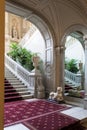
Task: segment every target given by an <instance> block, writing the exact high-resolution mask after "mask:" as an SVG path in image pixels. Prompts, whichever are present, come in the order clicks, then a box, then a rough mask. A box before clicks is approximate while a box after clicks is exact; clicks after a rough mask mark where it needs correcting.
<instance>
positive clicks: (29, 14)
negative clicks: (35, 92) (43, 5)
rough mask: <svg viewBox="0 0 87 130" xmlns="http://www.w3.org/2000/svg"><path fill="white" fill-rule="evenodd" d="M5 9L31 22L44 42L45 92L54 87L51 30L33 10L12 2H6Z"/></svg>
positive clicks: (52, 38)
mask: <svg viewBox="0 0 87 130" xmlns="http://www.w3.org/2000/svg"><path fill="white" fill-rule="evenodd" d="M6 11H8V12H10V13H13V14H16V15H19V16H22V17H25V18H26V19H27V20H29V21H30V22H32V23H33V24H34V25H35V26H36V27H37V28H38V29H39V31H40V32H41V34H42V36H43V38H44V42H45V63H44V81H45V82H44V83H45V84H44V85H45V86H46V93H47V94H48V93H49V92H50V91H52V90H53V89H54V86H55V79H54V77H55V71H54V70H55V69H54V66H55V63H54V62H53V61H54V49H53V48H54V44H55V42H54V37H53V36H52V35H53V31H51V30H50V27H49V26H48V24H47V23H46V22H45V20H44V19H43V18H42V17H40V16H38V15H37V14H34V13H33V10H32V11H31V10H27V9H24V8H22V7H19V6H15V5H13V4H12V3H9V2H6Z"/></svg>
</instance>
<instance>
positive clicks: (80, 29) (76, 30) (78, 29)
mask: <svg viewBox="0 0 87 130" xmlns="http://www.w3.org/2000/svg"><path fill="white" fill-rule="evenodd" d="M77 34H78V35H77ZM86 34H87V29H86V28H85V27H84V26H83V25H73V26H72V27H70V28H68V29H67V31H66V33H65V35H64V37H63V39H62V40H63V42H61V46H63V48H65V43H66V39H67V36H73V37H75V38H76V39H78V40H79V41H80V43H81V44H82V46H83V49H84V54H85V65H84V70H85V71H84V90H85V94H84V98H85V95H86V93H87V91H86V90H87V87H86V86H87V85H86V84H87V83H86V80H87V79H86V74H87V69H86V64H87V63H86V56H87V54H86V43H85V40H86V39H85V38H84V37H85V36H86ZM77 37H78V38H77ZM77 51H78V50H77ZM61 56H62V58H61V64H62V69H61V70H63V71H62V74H61V80H63V81H64V77H65V71H64V69H65V65H64V58H65V51H63V52H62V54H61ZM62 86H63V90H64V92H65V87H64V86H65V82H63V83H62ZM64 97H65V100H66V101H69V102H78V103H81V104H83V100H84V98H83V99H81V98H80V99H79V98H76V97H68V96H65V95H64Z"/></svg>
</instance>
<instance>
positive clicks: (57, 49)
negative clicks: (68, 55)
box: [56, 46, 65, 55]
mask: <svg viewBox="0 0 87 130" xmlns="http://www.w3.org/2000/svg"><path fill="white" fill-rule="evenodd" d="M64 50H65V47H64V46H58V47H56V54H58V55H60V54H61V53H63V51H64Z"/></svg>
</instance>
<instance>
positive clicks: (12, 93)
mask: <svg viewBox="0 0 87 130" xmlns="http://www.w3.org/2000/svg"><path fill="white" fill-rule="evenodd" d="M4 86H5V90H4V93H5V94H4V96H5V102H11V101H17V100H22V97H21V96H20V95H19V93H18V92H17V91H16V90H15V88H14V87H13V86H12V85H11V84H10V83H9V82H8V80H7V79H5V81H4Z"/></svg>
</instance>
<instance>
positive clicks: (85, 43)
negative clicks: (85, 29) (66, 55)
mask: <svg viewBox="0 0 87 130" xmlns="http://www.w3.org/2000/svg"><path fill="white" fill-rule="evenodd" d="M83 40H84V45H85V49H86V50H87V35H85V36H84V37H83Z"/></svg>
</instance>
